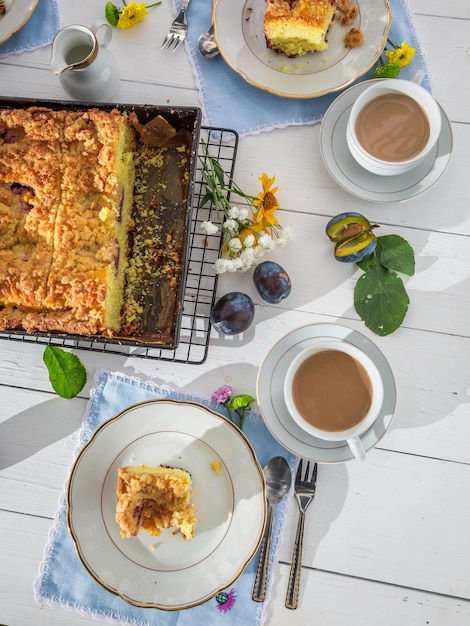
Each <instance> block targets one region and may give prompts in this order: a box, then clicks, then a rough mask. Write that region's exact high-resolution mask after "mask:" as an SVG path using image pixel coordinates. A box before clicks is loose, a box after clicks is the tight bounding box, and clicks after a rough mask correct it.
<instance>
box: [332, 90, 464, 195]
mask: <svg viewBox="0 0 470 626" xmlns="http://www.w3.org/2000/svg"><path fill="white" fill-rule="evenodd" d="M378 80H382V79H373V80H368V81H364V82H363V83H359V84H358V85H354V86H353V87H350V88H349V89H347V90H346V91H345V92H344V93H342V94H340V95H339V96H338V97H337V98H336V99H335V101H334V102H333V103H332V104H331V105H330V107H329V108H328V110H327V111H326V113H325V115H324V117H323V121H322V124H321V128H320V149H321V155H322V158H323V162H324V163H325V166H326V168H327V169H328V171H329V173H330V174H331V176H332V177H333V178H334V179H335V181H336V182H337V183H338V185H340V186H341V187H342V188H343V189H346V191H349V192H350V193H352V194H353V195H354V196H357V197H358V198H361V199H363V200H368V201H370V202H404V201H405V200H411V199H412V198H416V197H417V196H419V195H421V194H422V193H424V192H425V191H427V190H428V189H430V188H431V187H432V186H433V185H434V184H435V183H436V182H437V181H438V180H439V179H440V178H441V176H442V175H443V174H444V172H445V170H446V169H447V165H448V164H449V161H450V157H451V154H452V129H451V125H450V122H449V119H448V117H447V115H446V114H445V113H444V111H443V110H442V107H441V116H442V128H441V134H440V137H439V139H438V141H437V144H436V146H435V148H434V149H433V150H431V152H430V154H428V156H427V157H426V158H425V159H424V161H422V162H421V163H420V164H419V165H417V166H416V167H415V168H414V169H413V170H411V171H410V172H406V173H405V174H398V175H396V176H379V175H377V174H372V173H371V172H369V171H367V170H366V169H364V168H363V167H361V166H360V165H359V164H358V163H357V162H356V161H355V159H354V158H353V156H352V155H351V153H350V151H349V148H348V146H347V143H346V128H347V125H348V119H349V115H350V113H351V108H352V105H353V104H354V102H355V100H356V98H357V97H358V95H359V94H360V93H362V91H364V89H366V88H367V87H368V86H370V85H371V84H372V83H374V82H377V81H378Z"/></svg>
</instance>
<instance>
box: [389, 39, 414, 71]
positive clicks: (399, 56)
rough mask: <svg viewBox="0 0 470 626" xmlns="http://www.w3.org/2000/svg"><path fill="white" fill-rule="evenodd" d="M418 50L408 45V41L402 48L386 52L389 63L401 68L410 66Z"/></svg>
mask: <svg viewBox="0 0 470 626" xmlns="http://www.w3.org/2000/svg"><path fill="white" fill-rule="evenodd" d="M415 52H416V48H413V47H412V46H410V45H408V44H407V43H406V41H403V42H402V44H401V46H399V47H398V48H394V49H393V50H387V51H386V52H385V54H386V56H387V59H388V62H389V63H396V64H397V65H399V66H400V67H405V65H409V63H410V62H411V59H412V58H413V57H414V55H415Z"/></svg>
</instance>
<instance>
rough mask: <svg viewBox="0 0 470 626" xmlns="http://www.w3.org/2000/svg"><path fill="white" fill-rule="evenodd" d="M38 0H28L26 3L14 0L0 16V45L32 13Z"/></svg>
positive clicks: (18, 28) (22, 24)
mask: <svg viewBox="0 0 470 626" xmlns="http://www.w3.org/2000/svg"><path fill="white" fill-rule="evenodd" d="M38 2H39V0H29V2H27V3H26V4H25V3H24V2H21V1H18V0H16V1H15V2H14V3H13V4H12V5H11V6H10V7H9V8H8V10H7V12H6V14H5V15H4V16H3V17H1V18H0V45H1V44H2V43H5V41H8V39H10V37H12V36H13V35H14V34H15V33H17V32H18V31H19V30H20V29H21V28H23V26H24V25H25V24H26V22H27V21H28V20H29V18H30V17H31V15H32V14H33V13H34V9H35V8H36V6H37V4H38Z"/></svg>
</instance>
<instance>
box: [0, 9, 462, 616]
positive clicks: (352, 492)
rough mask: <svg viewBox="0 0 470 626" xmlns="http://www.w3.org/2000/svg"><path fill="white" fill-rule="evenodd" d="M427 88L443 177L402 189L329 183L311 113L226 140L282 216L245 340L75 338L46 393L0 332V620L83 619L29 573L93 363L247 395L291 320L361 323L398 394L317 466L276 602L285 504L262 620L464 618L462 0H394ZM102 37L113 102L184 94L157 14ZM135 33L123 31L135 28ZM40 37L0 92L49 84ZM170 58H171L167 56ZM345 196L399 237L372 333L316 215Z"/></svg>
mask: <svg viewBox="0 0 470 626" xmlns="http://www.w3.org/2000/svg"><path fill="white" fill-rule="evenodd" d="M410 2H411V7H412V9H413V10H414V12H415V15H416V21H417V24H418V27H419V31H420V35H421V38H422V41H423V45H424V48H425V50H426V51H427V55H428V61H429V64H430V67H431V70H432V75H433V78H434V83H435V93H436V97H437V99H438V100H439V101H440V103H441V105H442V106H443V108H444V109H445V111H446V112H447V114H448V116H449V118H450V120H451V122H452V127H453V133H454V152H453V157H452V160H451V164H450V167H449V169H448V171H447V172H446V174H445V177H444V178H443V179H442V180H441V181H440V182H439V183H438V184H437V185H436V186H435V187H433V188H432V189H431V190H430V191H429V192H428V193H426V194H424V195H423V196H421V197H419V198H417V199H415V200H412V201H410V202H408V203H404V204H398V205H395V204H390V205H374V204H371V203H367V202H363V201H360V200H358V199H356V198H354V197H352V196H350V195H348V194H347V193H346V192H345V191H343V190H341V189H340V188H339V187H338V186H337V185H336V184H335V183H334V181H333V180H332V179H331V178H330V176H329V175H328V173H327V171H326V169H325V167H324V165H323V163H322V160H321V156H320V151H319V147H318V138H319V125H315V126H306V127H305V126H304V127H290V128H285V129H282V130H276V131H272V132H269V133H262V134H260V135H258V136H249V137H245V138H243V139H242V140H241V142H240V146H239V151H238V159H237V166H236V180H237V182H238V183H239V184H240V186H241V187H242V188H245V189H250V188H255V187H256V185H257V180H256V179H257V177H258V176H259V175H260V173H261V172H262V171H266V172H273V173H275V174H276V176H277V180H278V182H279V185H280V191H279V194H278V195H279V199H280V200H281V204H282V208H283V210H282V214H281V221H282V223H283V225H289V226H291V227H292V230H293V231H294V236H295V241H294V243H292V244H291V245H290V246H288V247H287V248H285V249H283V250H282V251H280V252H278V253H277V255H276V257H275V258H277V259H278V260H279V261H280V262H281V263H282V265H283V266H284V267H285V268H286V269H288V271H289V274H290V276H291V278H292V282H293V291H292V294H291V296H290V297H289V298H288V299H287V300H285V301H283V303H282V304H280V305H277V306H269V305H267V304H266V303H264V302H261V301H260V299H259V298H257V300H256V302H257V307H256V327H255V332H253V333H252V334H251V335H250V340H249V341H248V342H238V341H236V340H235V341H230V340H222V339H220V338H218V337H217V336H215V334H214V337H213V340H212V341H211V346H210V349H209V357H208V359H207V361H206V362H205V364H203V365H188V364H167V363H163V362H161V361H149V360H145V359H135V358H126V357H122V356H114V355H107V354H104V355H103V354H99V353H98V354H96V353H92V352H85V351H80V352H79V356H80V358H81V360H82V362H83V363H84V364H85V366H86V368H87V371H88V374H89V375H88V384H87V387H86V388H85V390H84V392H83V393H82V394H81V395H80V397H79V398H75V399H74V400H71V401H66V400H61V399H60V398H58V397H57V396H56V395H55V394H54V393H53V391H52V389H51V386H50V383H49V380H48V376H47V372H46V370H45V367H44V365H43V362H42V353H43V349H42V347H41V346H35V345H29V344H19V343H16V342H15V343H13V342H8V341H3V340H1V341H0V390H1V402H0V529H1V530H0V550H1V552H0V554H1V558H0V623H2V624H7V625H8V626H30V625H31V624H34V625H35V626H40V625H44V626H46V625H47V626H52V625H54V624H56V625H60V626H62V625H63V624H70V625H77V626H78V625H80V624H94V623H96V622H95V621H94V620H93V619H91V618H88V617H84V616H81V615H79V614H78V613H73V612H65V611H63V610H62V609H60V608H54V607H49V606H40V605H38V604H36V603H35V601H34V597H33V583H34V580H35V579H36V577H37V575H38V568H39V564H40V562H41V560H42V557H43V551H44V548H45V546H46V543H47V538H48V532H49V531H50V529H51V527H52V524H53V517H54V514H55V512H56V510H57V508H58V503H59V498H60V496H61V494H62V493H63V489H64V483H65V481H66V479H67V476H68V471H69V468H70V465H71V462H72V459H73V455H74V449H75V444H76V432H77V430H78V429H79V427H80V423H81V418H82V415H83V413H84V410H85V406H86V397H87V392H88V391H89V389H90V387H91V385H92V381H93V373H94V371H95V370H96V369H97V368H98V367H106V368H109V369H114V370H120V371H122V372H125V373H127V374H130V375H136V376H139V377H142V378H144V379H149V380H152V381H154V382H156V383H168V384H170V385H171V386H173V387H174V388H176V389H182V390H185V391H187V392H190V393H192V392H197V393H200V394H204V395H210V394H211V393H212V391H213V390H214V381H216V382H217V384H219V383H220V384H223V383H228V384H230V385H232V386H233V387H234V389H235V391H236V392H238V393H242V392H247V393H252V394H254V393H255V378H256V373H257V368H258V367H259V365H260V363H261V360H262V358H263V356H264V354H265V353H266V351H267V349H268V348H269V346H271V345H273V344H274V343H275V342H276V341H277V340H278V339H279V338H280V337H281V336H282V335H284V334H285V333H286V332H288V331H289V330H292V329H294V328H297V327H299V326H302V325H305V324H309V323H314V322H326V321H328V322H330V321H333V322H334V321H339V322H340V323H344V324H345V325H347V326H350V327H351V328H353V329H356V330H360V331H362V332H364V333H365V334H366V335H367V336H368V337H370V338H371V339H372V340H373V341H374V342H375V343H376V344H377V345H378V346H379V347H380V349H381V350H382V351H383V352H384V354H385V355H386V357H387V359H388V360H389V362H390V364H391V366H392V369H393V371H394V374H395V377H396V382H397V389H398V403H397V409H396V415H395V419H394V421H393V424H392V427H391V428H390V430H389V431H388V433H387V434H386V436H385V437H384V438H383V439H382V440H381V441H380V443H379V445H378V446H377V447H376V449H374V450H373V451H372V452H371V453H370V454H369V455H368V458H367V460H366V461H365V462H364V463H359V462H350V463H347V464H339V465H327V466H321V468H320V472H319V482H318V491H317V495H316V498H315V501H314V504H313V505H312V506H311V507H310V509H309V511H308V520H307V526H306V534H305V544H304V558H303V572H302V583H301V601H300V607H299V608H298V609H297V610H296V611H295V612H292V611H288V610H287V609H285V608H284V598H285V590H286V585H287V578H288V573H289V561H290V553H291V548H292V544H293V536H294V532H295V525H296V521H297V510H296V506H295V504H294V505H293V506H292V507H291V508H290V511H289V519H288V527H287V532H286V536H285V538H284V542H283V547H282V549H281V553H280V563H279V565H278V567H277V568H276V572H275V581H274V587H273V592H272V598H271V602H270V604H269V610H268V619H267V624H269V626H281V625H285V624H286V623H288V620H291V622H292V623H294V624H296V625H297V624H299V625H303V624H305V625H307V624H321V625H322V626H325V625H328V626H356V625H359V624H360V625H365V624H367V625H369V624H370V625H371V626H396V625H397V624H400V625H401V626H412V625H414V624H422V625H426V624H431V625H434V626H443V625H444V624H446V626H464V625H468V624H469V623H470V541H469V533H470V530H469V529H470V501H469V498H468V493H469V486H470V406H469V405H470V400H469V397H470V331H469V319H470V203H469V200H470V198H469V195H470V194H469V190H470V185H469V172H470V149H469V145H470V87H469V84H470V83H469V80H468V76H469V74H470V44H469V40H470V4H469V3H467V2H462V0H447V2H442V1H438V0H410ZM104 4H105V2H104V0H81V2H70V1H69V0H67V1H66V0H63V1H62V9H63V18H64V23H65V24H67V23H73V22H84V23H91V22H92V21H93V20H94V19H96V18H98V17H101V15H102V11H103V7H104ZM156 10H157V11H158V14H159V19H158V20H152V21H150V20H148V21H146V22H144V23H143V24H142V25H141V26H140V27H139V30H138V31H137V30H136V29H135V30H134V31H127V32H125V33H121V34H120V36H119V37H115V38H114V39H113V42H112V43H111V44H110V49H111V50H112V51H114V52H116V53H117V54H118V55H119V62H120V65H121V72H122V81H121V87H120V91H119V93H118V96H117V100H119V101H122V102H126V101H127V102H146V101H148V102H153V103H157V104H171V105H190V106H196V105H198V92H197V89H196V85H195V79H194V76H193V73H192V70H191V67H190V64H189V62H188V59H187V56H186V53H185V52H184V49H181V50H180V51H179V52H178V53H176V54H174V55H173V56H171V57H170V56H169V55H168V53H166V54H163V53H161V52H160V50H159V46H160V44H159V42H160V41H162V40H163V36H164V34H165V32H166V29H167V27H168V23H169V21H170V17H171V15H172V10H171V5H170V3H169V1H168V0H165V1H164V2H163V4H162V5H161V6H160V7H158V8H157V9H156ZM137 33H138V36H137ZM49 57H50V47H45V48H41V49H39V50H37V51H35V52H33V53H29V54H22V55H18V56H12V57H9V58H7V59H4V60H3V61H2V62H1V63H0V92H1V95H3V96H23V97H28V98H52V99H54V98H57V99H60V98H63V96H64V93H63V91H62V89H61V87H60V84H59V82H58V80H57V78H56V77H55V76H53V75H52V73H51V72H50V71H49V70H48V63H49ZM169 59H171V65H170V63H169ZM344 210H352V211H359V212H365V213H366V214H367V215H369V216H373V219H375V220H376V221H377V222H379V223H380V224H381V225H382V228H381V234H387V233H392V232H393V233H397V234H400V235H402V236H403V237H405V238H406V239H407V240H408V241H409V242H410V243H411V245H412V246H413V248H414V250H415V253H416V259H417V271H416V275H415V276H414V277H413V278H411V279H410V280H408V281H407V290H408V292H409V294H410V298H411V307H410V310H409V313H408V315H407V317H406V320H405V323H404V325H403V327H402V328H400V329H399V330H398V331H397V332H396V333H394V334H392V335H390V336H388V337H385V338H379V337H377V336H375V335H373V334H372V333H370V332H369V331H368V330H367V329H366V328H365V327H364V325H363V323H362V322H361V321H360V320H359V319H358V316H357V315H356V313H355V310H354V308H353V305H352V288H353V285H354V279H353V278H352V276H353V274H352V272H353V269H352V268H349V266H347V267H345V266H344V265H342V264H339V263H335V262H334V260H332V255H331V244H330V242H329V241H328V240H327V239H326V237H325V235H324V227H325V224H326V221H327V219H328V218H329V217H331V216H332V215H335V214H337V213H339V212H341V211H344ZM234 289H240V290H242V291H247V292H248V293H253V295H255V294H254V289H253V287H252V285H249V284H248V281H247V279H246V276H245V277H243V276H234V275H229V276H227V277H225V276H224V277H223V278H222V279H221V280H220V282H219V287H218V292H219V294H220V295H222V294H223V293H226V292H227V291H230V290H234Z"/></svg>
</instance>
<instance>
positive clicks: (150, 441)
mask: <svg viewBox="0 0 470 626" xmlns="http://www.w3.org/2000/svg"><path fill="white" fill-rule="evenodd" d="M214 461H220V470H219V471H218V472H216V471H214V469H213V468H212V467H211V464H212V463H213V462H214ZM142 463H145V464H148V465H168V466H173V467H181V468H182V469H185V470H187V471H188V472H189V473H190V474H191V477H192V481H193V502H194V505H195V509H196V517H197V525H196V531H195V536H194V537H193V539H191V540H190V541H185V540H184V539H183V537H182V536H181V534H180V533H175V532H174V529H166V530H163V531H162V534H161V535H160V536H159V537H154V536H151V535H148V534H146V533H143V534H141V535H139V536H138V537H133V538H131V539H123V538H121V535H120V530H119V526H118V524H117V523H116V521H115V511H116V484H117V472H118V468H119V467H121V466H126V465H139V464H142ZM67 504H68V510H67V522H68V525H69V530H70V533H71V535H72V538H73V540H74V542H75V546H76V549H77V553H78V556H79V558H80V560H81V562H82V563H83V565H84V566H85V568H86V569H87V571H88V572H89V574H90V575H91V576H92V577H93V578H94V579H95V581H96V582H97V583H98V584H100V585H101V586H102V587H104V588H105V589H106V590H108V591H110V592H111V593H114V594H116V595H117V596H119V597H120V598H122V599H123V600H125V601H126V602H128V603H130V604H133V605H136V606H140V607H147V608H158V609H165V610H178V609H186V608H188V607H191V606H196V605H198V604H201V603H202V602H205V601H206V600H209V599H210V598H212V597H213V596H215V595H216V594H217V593H218V592H219V591H220V590H221V589H224V588H225V587H228V586H229V585H230V584H232V583H233V581H234V580H235V579H236V578H238V576H239V575H240V574H241V573H242V571H243V570H244V568H245V566H246V565H247V563H248V562H249V561H250V559H251V558H252V557H253V555H254V554H255V552H256V550H257V548H258V545H259V543H260V540H261V537H262V534H263V531H264V525H265V519H266V494H265V482H264V477H263V470H262V468H261V467H260V465H259V463H258V461H257V459H256V456H255V452H254V450H253V448H252V446H251V444H250V443H249V441H248V439H247V438H246V437H245V436H244V435H243V433H242V432H241V431H240V429H239V428H238V427H237V426H235V425H234V424H233V423H232V422H230V421H229V420H228V419H226V418H225V417H222V416H221V415H219V414H218V413H215V412H213V411H211V410H210V409H207V408H206V407H204V406H202V405H200V404H198V403H195V402H180V401H175V400H154V401H148V402H143V403H140V404H136V405H134V406H131V407H129V408H128V409H126V410H124V411H122V412H121V413H119V414H118V415H116V416H115V417H113V418H111V419H109V420H108V421H106V422H105V423H104V424H103V425H102V426H100V427H99V428H98V429H97V430H96V431H95V433H94V434H93V436H92V438H91V439H90V441H89V442H88V443H87V444H86V446H85V447H84V448H83V449H82V451H81V452H80V454H79V456H78V457H77V459H76V461H75V463H74V466H73V468H72V472H71V477H70V481H69V485H68V490H67Z"/></svg>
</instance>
